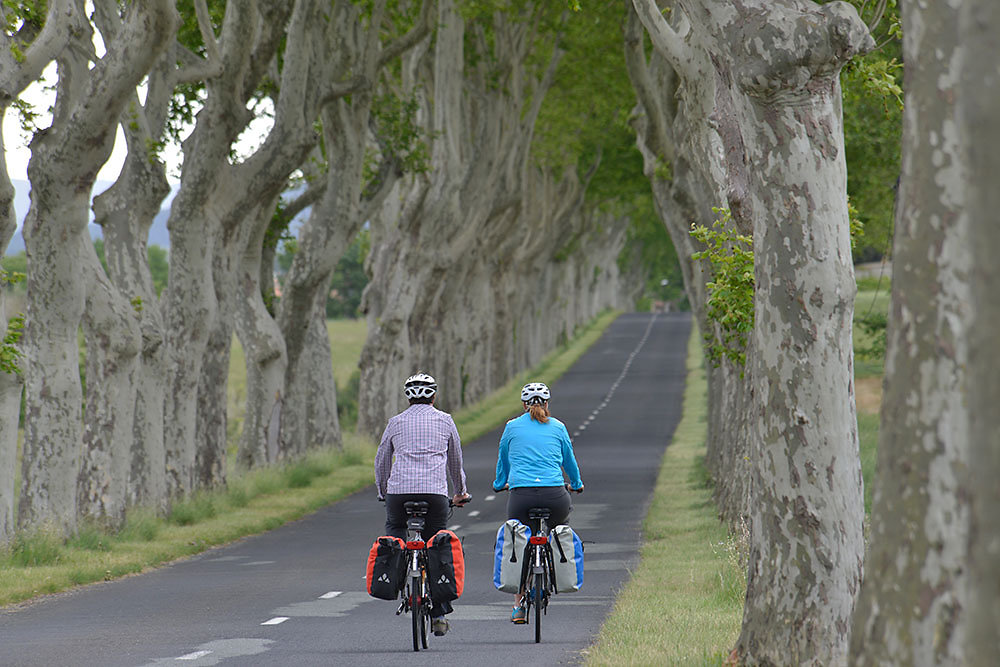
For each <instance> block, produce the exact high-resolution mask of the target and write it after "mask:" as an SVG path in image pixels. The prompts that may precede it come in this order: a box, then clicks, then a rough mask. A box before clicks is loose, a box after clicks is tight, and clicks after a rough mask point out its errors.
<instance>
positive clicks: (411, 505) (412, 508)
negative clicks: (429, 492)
mask: <svg viewBox="0 0 1000 667" xmlns="http://www.w3.org/2000/svg"><path fill="white" fill-rule="evenodd" d="M429 507H430V506H429V505H428V504H427V503H425V502H424V501H422V500H411V501H409V502H405V503H403V511H404V512H406V513H407V514H408V515H409V516H427V510H428V508H429Z"/></svg>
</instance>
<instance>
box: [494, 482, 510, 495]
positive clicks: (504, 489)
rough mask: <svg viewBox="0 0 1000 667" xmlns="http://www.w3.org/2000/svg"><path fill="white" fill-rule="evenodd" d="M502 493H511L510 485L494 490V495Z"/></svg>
mask: <svg viewBox="0 0 1000 667" xmlns="http://www.w3.org/2000/svg"><path fill="white" fill-rule="evenodd" d="M501 491H510V484H504V485H503V486H501V487H500V488H499V489H493V492H494V493H500V492H501Z"/></svg>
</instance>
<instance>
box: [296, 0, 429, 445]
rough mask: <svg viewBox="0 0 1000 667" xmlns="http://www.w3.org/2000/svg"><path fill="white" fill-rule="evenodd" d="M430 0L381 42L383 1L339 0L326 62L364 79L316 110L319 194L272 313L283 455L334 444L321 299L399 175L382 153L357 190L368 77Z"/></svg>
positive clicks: (406, 39)
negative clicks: (280, 356)
mask: <svg viewBox="0 0 1000 667" xmlns="http://www.w3.org/2000/svg"><path fill="white" fill-rule="evenodd" d="M432 6H433V3H431V2H424V3H423V5H422V14H421V19H420V21H418V24H417V25H416V26H415V27H414V28H412V29H411V30H410V31H409V32H407V33H406V34H404V35H401V36H399V37H398V38H397V39H396V40H394V41H391V42H389V43H387V44H383V42H382V38H381V36H380V31H379V27H380V24H381V22H382V17H383V14H384V12H385V3H384V2H379V3H376V5H375V8H374V9H375V11H373V13H372V16H371V17H370V18H369V19H367V20H363V19H362V18H361V15H360V8H359V7H357V6H354V5H351V4H349V3H342V4H340V5H338V7H337V19H336V20H337V26H338V33H337V42H339V43H341V44H342V45H343V46H342V48H340V49H338V50H337V51H336V52H335V59H334V62H333V63H332V70H333V71H334V72H336V73H337V74H338V75H343V73H347V72H351V73H353V74H354V76H355V78H360V79H361V80H362V81H363V84H364V85H362V86H359V90H357V91H356V92H355V93H354V94H352V95H350V97H345V96H342V97H340V98H338V99H330V100H329V101H328V102H327V104H326V105H325V106H324V108H323V111H322V115H321V118H322V122H323V138H324V142H323V143H324V146H325V147H326V150H327V151H328V155H329V156H330V158H329V159H328V161H327V173H326V176H325V185H324V187H323V188H322V195H321V196H320V198H319V201H318V202H317V203H316V204H315V205H314V206H313V209H312V211H311V214H310V216H309V219H308V221H307V222H306V224H305V225H304V226H303V228H302V230H301V231H300V233H299V237H298V241H299V244H298V249H297V251H296V254H295V258H294V259H293V261H292V266H291V268H290V269H289V272H288V276H287V277H286V279H285V294H284V296H283V298H282V302H281V309H280V312H279V316H278V321H279V325H280V327H281V330H282V333H283V335H284V337H285V342H286V345H287V350H288V366H287V370H286V374H285V378H284V381H285V389H286V392H287V395H288V400H287V401H286V410H285V414H286V420H285V421H284V422H283V424H282V432H281V447H282V450H283V451H284V452H285V453H286V454H288V455H296V454H301V453H302V452H304V451H306V450H307V449H308V448H311V447H314V446H317V445H324V444H326V445H339V444H340V441H341V436H340V422H339V419H338V416H337V396H336V392H337V388H336V383H335V382H334V379H333V370H332V363H331V360H330V358H329V354H330V341H329V336H328V335H327V332H326V299H327V291H328V290H329V285H330V279H331V276H332V274H333V271H334V268H335V267H336V263H337V261H338V260H339V259H340V257H341V256H342V255H343V253H344V251H345V250H346V248H347V247H348V244H349V243H350V241H351V239H352V238H354V236H355V235H356V234H357V233H358V230H359V229H360V228H361V225H362V224H364V223H365V222H366V221H368V220H370V219H371V216H372V215H373V214H374V212H375V210H376V209H377V208H378V206H379V204H380V203H381V201H382V200H383V199H384V197H385V196H386V195H387V194H388V192H389V191H390V190H391V189H392V187H393V185H394V183H395V182H396V179H397V178H398V175H399V173H398V172H399V167H398V164H397V158H396V156H394V155H391V154H389V155H382V164H381V168H380V169H379V170H378V171H379V172H380V177H379V178H378V179H377V182H375V183H373V184H371V185H370V187H369V188H368V190H367V191H363V190H362V187H363V185H364V182H363V181H364V179H363V170H364V166H365V160H366V148H367V146H368V143H369V133H370V127H369V126H370V120H371V110H372V104H373V96H374V91H373V88H374V85H375V81H376V80H377V78H378V74H379V70H380V69H381V68H382V67H383V66H385V65H386V64H387V63H388V62H389V61H390V60H391V59H392V58H395V57H397V56H398V55H399V54H400V53H401V52H404V51H406V50H409V49H411V48H412V47H413V46H415V45H416V44H417V43H419V42H420V41H421V40H423V39H424V37H426V36H427V35H428V34H429V32H430V17H431V12H430V10H431V8H432Z"/></svg>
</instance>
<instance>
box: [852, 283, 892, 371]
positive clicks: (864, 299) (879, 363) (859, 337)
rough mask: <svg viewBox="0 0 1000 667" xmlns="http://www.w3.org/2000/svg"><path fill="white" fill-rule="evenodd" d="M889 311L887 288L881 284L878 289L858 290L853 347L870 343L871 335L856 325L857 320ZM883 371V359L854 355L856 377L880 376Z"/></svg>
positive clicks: (860, 347)
mask: <svg viewBox="0 0 1000 667" xmlns="http://www.w3.org/2000/svg"><path fill="white" fill-rule="evenodd" d="M888 312H889V289H888V287H887V286H886V285H884V284H883V285H882V286H881V287H880V288H879V289H878V290H876V289H874V286H873V287H872V289H865V290H859V291H858V294H857V296H856V297H855V300H854V347H855V349H865V348H868V347H870V346H871V345H872V343H873V340H872V337H871V336H870V335H869V334H868V333H866V332H865V331H864V329H863V328H862V327H861V326H859V325H858V321H859V320H861V319H864V318H865V317H868V316H870V315H877V314H880V313H881V314H887V313H888ZM884 372H885V359H884V358H879V359H865V358H862V357H861V356H857V355H856V356H855V359H854V374H855V375H856V376H857V377H862V378H864V377H881V376H882V374H883V373H884Z"/></svg>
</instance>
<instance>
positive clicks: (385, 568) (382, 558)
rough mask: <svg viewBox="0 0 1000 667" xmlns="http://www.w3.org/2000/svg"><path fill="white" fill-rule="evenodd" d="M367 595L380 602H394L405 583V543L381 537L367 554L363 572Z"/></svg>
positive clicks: (394, 538)
mask: <svg viewBox="0 0 1000 667" xmlns="http://www.w3.org/2000/svg"><path fill="white" fill-rule="evenodd" d="M365 580H366V583H367V585H368V594H369V595H371V596H372V597H375V598H379V599H381V600H395V599H396V597H397V596H398V595H399V591H401V590H403V585H404V584H405V583H406V542H404V541H403V540H401V539H399V538H398V537H392V536H390V535H383V536H381V537H379V538H376V540H375V543H374V544H372V548H371V550H369V552H368V567H367V569H366V571H365Z"/></svg>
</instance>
